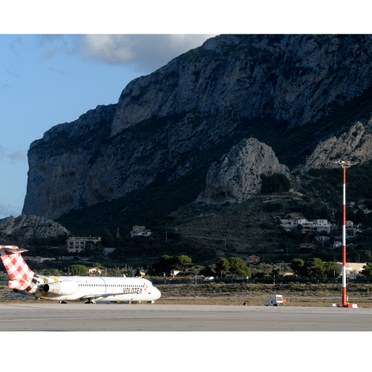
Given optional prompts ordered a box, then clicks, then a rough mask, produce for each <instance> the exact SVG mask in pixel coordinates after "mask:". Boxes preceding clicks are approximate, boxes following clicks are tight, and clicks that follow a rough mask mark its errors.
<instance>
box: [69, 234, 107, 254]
mask: <svg viewBox="0 0 372 372" xmlns="http://www.w3.org/2000/svg"><path fill="white" fill-rule="evenodd" d="M101 245H102V239H101V238H100V237H95V236H71V237H69V238H68V239H67V252H69V253H80V252H82V251H84V250H92V251H93V250H96V249H97V248H100V247H101Z"/></svg>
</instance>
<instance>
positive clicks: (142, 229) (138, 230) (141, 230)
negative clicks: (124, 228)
mask: <svg viewBox="0 0 372 372" xmlns="http://www.w3.org/2000/svg"><path fill="white" fill-rule="evenodd" d="M151 234H152V232H151V230H149V229H146V226H137V225H135V226H133V228H132V231H131V232H130V237H131V238H135V237H138V236H144V237H149V236H151Z"/></svg>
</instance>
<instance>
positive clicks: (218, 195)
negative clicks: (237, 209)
mask: <svg viewBox="0 0 372 372" xmlns="http://www.w3.org/2000/svg"><path fill="white" fill-rule="evenodd" d="M274 173H282V174H285V175H286V176H289V170H288V168H287V167H286V166H285V165H282V164H280V163H279V161H278V159H277V157H276V156H275V153H274V151H273V150H272V148H271V147H270V146H267V145H265V144H264V143H261V142H259V141H258V140H257V139H255V138H249V139H244V140H243V141H241V142H240V143H239V144H238V145H236V146H234V147H232V148H231V150H230V151H229V152H228V153H227V154H225V155H223V156H222V157H221V159H220V160H219V161H218V162H215V163H213V164H212V165H211V167H210V168H209V171H208V173H207V179H206V189H205V190H204V191H203V192H202V193H201V195H200V196H199V198H198V200H199V201H202V202H208V203H215V202H217V203H218V202H226V201H242V200H246V199H248V198H250V197H253V196H256V195H257V194H259V193H260V191H261V184H262V180H261V175H272V174H274Z"/></svg>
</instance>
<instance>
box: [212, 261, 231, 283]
mask: <svg viewBox="0 0 372 372" xmlns="http://www.w3.org/2000/svg"><path fill="white" fill-rule="evenodd" d="M215 270H216V275H218V276H219V277H220V278H222V277H223V276H225V275H226V274H227V273H228V272H229V270H230V262H229V260H228V259H227V258H225V257H220V258H219V259H218V260H217V262H216V266H215Z"/></svg>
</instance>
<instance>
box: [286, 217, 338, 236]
mask: <svg viewBox="0 0 372 372" xmlns="http://www.w3.org/2000/svg"><path fill="white" fill-rule="evenodd" d="M280 224H281V226H282V227H283V228H284V229H285V230H286V231H290V230H295V229H297V228H299V226H301V228H302V231H316V232H326V233H329V232H330V231H331V223H330V222H329V221H328V220H326V219H316V220H312V221H309V220H307V219H306V218H304V217H301V218H295V219H280Z"/></svg>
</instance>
